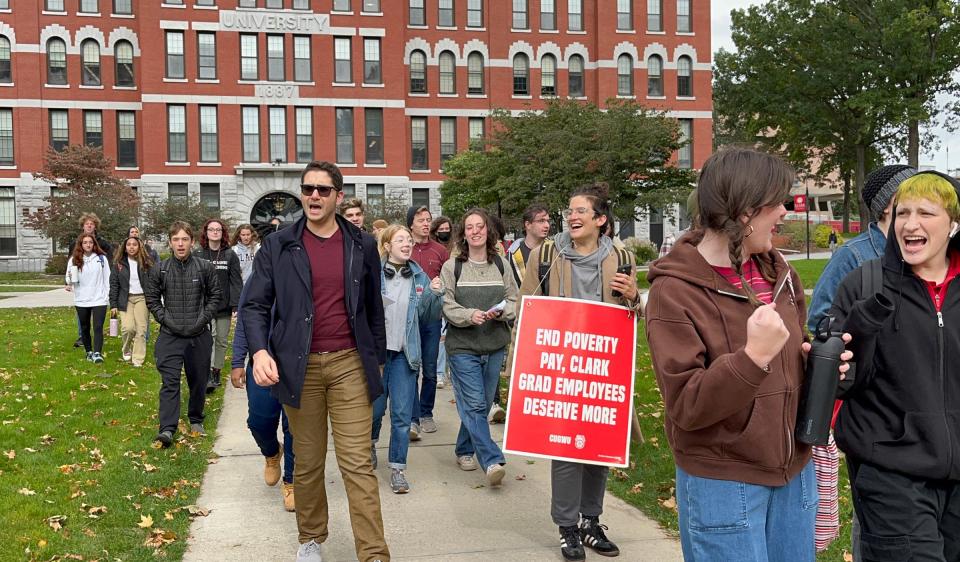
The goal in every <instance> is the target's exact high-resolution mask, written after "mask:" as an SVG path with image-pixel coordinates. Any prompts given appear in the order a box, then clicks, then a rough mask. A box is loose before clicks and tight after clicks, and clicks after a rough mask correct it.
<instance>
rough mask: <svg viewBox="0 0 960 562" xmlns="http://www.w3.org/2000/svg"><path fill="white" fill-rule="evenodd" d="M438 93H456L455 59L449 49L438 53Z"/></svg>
mask: <svg viewBox="0 0 960 562" xmlns="http://www.w3.org/2000/svg"><path fill="white" fill-rule="evenodd" d="M440 93H441V94H455V93H457V59H456V58H455V57H454V56H453V53H451V52H450V51H444V52H442V53H440Z"/></svg>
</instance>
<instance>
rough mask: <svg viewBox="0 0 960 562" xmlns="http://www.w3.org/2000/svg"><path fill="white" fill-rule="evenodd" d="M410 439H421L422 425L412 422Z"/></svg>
mask: <svg viewBox="0 0 960 562" xmlns="http://www.w3.org/2000/svg"><path fill="white" fill-rule="evenodd" d="M410 440H411V441H419V440H420V426H419V425H418V424H415V423H411V424H410Z"/></svg>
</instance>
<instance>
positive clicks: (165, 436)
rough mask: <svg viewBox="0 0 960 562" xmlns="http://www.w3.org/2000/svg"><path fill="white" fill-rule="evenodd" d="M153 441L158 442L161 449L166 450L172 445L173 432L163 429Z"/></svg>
mask: <svg viewBox="0 0 960 562" xmlns="http://www.w3.org/2000/svg"><path fill="white" fill-rule="evenodd" d="M153 440H154V441H159V442H160V444H161V445H163V448H164V449H166V448H167V447H169V446H170V445H173V432H172V431H170V430H169V429H165V430H163V431H161V432H160V433H158V434H157V436H156V437H155V438H154V439H153Z"/></svg>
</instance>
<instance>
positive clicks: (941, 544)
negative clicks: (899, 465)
mask: <svg viewBox="0 0 960 562" xmlns="http://www.w3.org/2000/svg"><path fill="white" fill-rule="evenodd" d="M847 466H848V468H849V473H850V488H851V490H852V492H853V506H854V508H855V510H856V513H857V517H858V518H859V520H860V529H861V531H860V552H861V560H862V561H863V562H894V561H900V560H910V561H911V562H944V561H951V562H952V561H955V560H960V482H956V481H949V480H928V479H925V478H917V477H913V476H908V475H906V474H900V473H898V472H893V471H891V470H886V469H883V468H878V467H876V466H873V465H870V464H861V463H857V462H855V461H853V460H851V459H849V458H848V459H847Z"/></svg>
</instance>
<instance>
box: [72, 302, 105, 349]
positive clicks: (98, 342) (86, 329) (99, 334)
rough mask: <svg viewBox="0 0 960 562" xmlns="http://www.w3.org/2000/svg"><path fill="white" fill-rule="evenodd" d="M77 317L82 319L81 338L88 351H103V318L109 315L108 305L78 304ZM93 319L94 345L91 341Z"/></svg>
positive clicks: (84, 347)
mask: <svg viewBox="0 0 960 562" xmlns="http://www.w3.org/2000/svg"><path fill="white" fill-rule="evenodd" d="M76 309H77V318H78V319H79V320H80V339H81V340H83V349H85V350H86V351H95V352H97V353H102V352H103V319H104V318H106V317H107V307H106V306H78V307H76ZM91 319H92V324H93V345H92V346H91V342H90V328H91Z"/></svg>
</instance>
